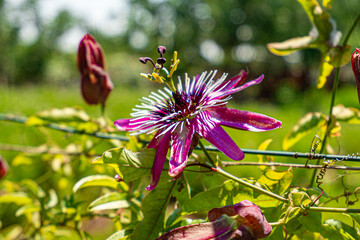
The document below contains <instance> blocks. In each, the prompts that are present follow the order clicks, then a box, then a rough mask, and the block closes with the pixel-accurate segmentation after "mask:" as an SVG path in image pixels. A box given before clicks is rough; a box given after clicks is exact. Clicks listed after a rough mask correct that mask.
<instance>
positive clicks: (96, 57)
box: [77, 34, 113, 106]
mask: <svg viewBox="0 0 360 240" xmlns="http://www.w3.org/2000/svg"><path fill="white" fill-rule="evenodd" d="M77 65H78V68H79V71H80V73H81V93H82V95H83V98H84V100H85V101H86V102H87V103H88V104H99V103H101V104H102V105H103V106H104V105H105V102H106V99H107V97H108V95H109V93H110V91H111V90H112V88H113V84H112V82H111V79H110V76H109V74H108V73H107V72H106V70H105V68H106V67H105V58H104V53H103V50H102V48H101V46H100V45H99V44H98V43H97V42H96V41H95V39H94V38H93V37H92V36H91V35H90V34H86V35H85V36H84V37H83V39H81V41H80V45H79V49H78V53H77Z"/></svg>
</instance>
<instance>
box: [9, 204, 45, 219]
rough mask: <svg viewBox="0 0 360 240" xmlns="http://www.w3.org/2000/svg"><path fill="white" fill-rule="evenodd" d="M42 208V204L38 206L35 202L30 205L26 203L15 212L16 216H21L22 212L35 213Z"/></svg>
mask: <svg viewBox="0 0 360 240" xmlns="http://www.w3.org/2000/svg"><path fill="white" fill-rule="evenodd" d="M40 210H41V208H40V206H36V205H33V204H30V205H24V206H22V207H20V208H19V209H18V210H17V211H16V212H15V216H16V217H19V216H21V215H22V214H27V213H33V212H39V211H40Z"/></svg>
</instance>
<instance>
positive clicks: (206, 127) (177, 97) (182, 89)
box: [114, 71, 281, 190]
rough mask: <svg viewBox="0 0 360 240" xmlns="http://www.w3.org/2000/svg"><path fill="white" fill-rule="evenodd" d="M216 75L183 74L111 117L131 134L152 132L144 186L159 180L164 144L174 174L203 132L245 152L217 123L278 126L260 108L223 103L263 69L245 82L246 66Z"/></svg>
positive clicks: (236, 152) (229, 152) (228, 149)
mask: <svg viewBox="0 0 360 240" xmlns="http://www.w3.org/2000/svg"><path fill="white" fill-rule="evenodd" d="M215 75H216V71H211V72H209V73H207V72H204V73H202V74H201V75H198V76H197V77H194V78H193V80H192V81H191V79H190V78H189V77H188V75H185V83H184V84H183V83H182V81H181V79H179V82H178V86H177V90H176V92H172V91H170V90H169V89H168V88H164V91H162V90H159V91H158V93H155V92H152V93H151V94H150V96H149V97H148V98H146V97H144V98H143V99H142V100H141V101H142V104H141V105H137V106H136V107H137V108H136V109H133V111H134V113H132V114H131V116H132V117H133V118H131V119H119V120H117V121H115V123H114V124H115V126H116V127H117V129H119V130H120V131H132V132H134V134H141V133H147V134H150V133H153V132H156V134H155V137H154V138H153V139H152V140H151V142H150V143H149V145H148V146H147V147H148V148H155V149H157V151H156V155H155V160H154V164H153V168H152V172H151V183H150V185H149V186H148V187H147V188H146V189H147V190H152V189H154V188H155V187H156V185H157V183H158V181H159V178H160V175H161V172H162V170H163V166H164V162H165V159H166V155H167V152H168V149H169V144H171V153H170V162H169V164H170V168H169V175H170V176H171V177H175V178H178V177H180V176H181V173H182V171H183V170H184V168H185V167H186V162H187V158H188V155H189V154H191V148H192V147H193V146H194V145H196V144H197V141H198V140H199V137H203V138H205V139H206V140H207V141H208V142H210V143H211V144H213V145H214V146H215V147H217V148H218V149H219V150H220V151H222V152H223V153H224V154H225V155H226V156H228V157H229V158H231V159H233V160H242V159H243V158H244V153H243V152H242V151H241V150H240V148H239V147H238V146H237V145H236V144H235V143H234V141H233V140H232V139H231V138H230V136H229V135H228V134H227V133H226V132H225V130H224V129H223V128H222V127H221V125H223V126H227V127H232V128H236V129H241V130H247V131H254V132H261V131H268V130H272V129H275V128H278V127H280V126H281V122H280V121H278V120H276V119H274V118H271V117H268V116H265V115H263V114H259V113H254V112H248V111H242V110H237V109H231V108H227V107H226V104H227V102H228V101H229V100H230V99H231V94H233V93H236V92H239V91H241V90H243V89H245V88H247V87H250V86H252V85H255V84H258V83H260V82H261V81H262V79H263V75H261V76H260V77H259V78H257V79H255V80H252V81H249V82H247V83H245V84H243V83H244V81H245V80H246V78H247V73H245V71H241V73H240V74H239V75H237V76H235V77H233V78H231V79H228V80H227V79H226V77H227V74H223V75H222V76H221V77H220V78H219V79H218V80H214V78H215Z"/></svg>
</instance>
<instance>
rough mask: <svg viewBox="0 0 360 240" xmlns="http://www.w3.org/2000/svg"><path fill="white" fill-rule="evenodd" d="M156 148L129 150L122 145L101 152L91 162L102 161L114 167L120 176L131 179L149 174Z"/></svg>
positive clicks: (127, 179) (126, 179)
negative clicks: (101, 153)
mask: <svg viewBox="0 0 360 240" xmlns="http://www.w3.org/2000/svg"><path fill="white" fill-rule="evenodd" d="M155 153H156V149H153V148H146V149H144V150H140V151H137V152H131V151H130V150H127V149H125V148H123V147H121V148H113V149H110V150H108V151H106V152H104V153H103V155H102V156H101V157H99V158H96V159H94V160H93V163H104V164H109V165H110V166H112V167H114V168H115V170H116V172H117V173H118V174H119V176H120V178H121V179H123V180H124V181H132V180H135V179H138V178H142V177H144V176H148V175H150V174H151V168H152V165H153V162H154V158H155Z"/></svg>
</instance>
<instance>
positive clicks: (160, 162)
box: [146, 132, 171, 191]
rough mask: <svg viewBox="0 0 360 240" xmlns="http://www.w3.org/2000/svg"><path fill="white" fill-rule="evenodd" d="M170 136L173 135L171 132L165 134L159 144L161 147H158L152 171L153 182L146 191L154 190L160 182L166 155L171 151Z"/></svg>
mask: <svg viewBox="0 0 360 240" xmlns="http://www.w3.org/2000/svg"><path fill="white" fill-rule="evenodd" d="M170 135H171V134H170V133H169V132H167V133H165V135H164V136H163V138H162V139H161V141H160V142H159V145H158V147H157V151H156V154H155V159H154V163H153V167H152V169H151V182H150V185H149V186H147V187H146V190H149V191H150V190H153V189H154V188H155V187H156V185H157V184H158V182H159V179H160V175H161V173H162V170H163V168H164V163H165V159H166V154H167V152H168V149H169V143H170Z"/></svg>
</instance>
